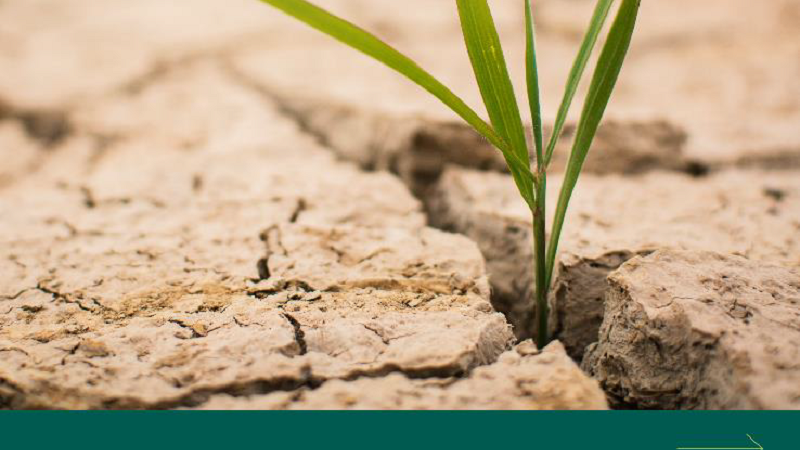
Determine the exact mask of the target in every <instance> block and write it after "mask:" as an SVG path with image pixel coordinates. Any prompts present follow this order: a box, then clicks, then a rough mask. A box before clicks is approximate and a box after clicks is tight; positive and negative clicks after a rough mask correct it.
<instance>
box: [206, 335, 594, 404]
mask: <svg viewBox="0 0 800 450" xmlns="http://www.w3.org/2000/svg"><path fill="white" fill-rule="evenodd" d="M203 408H204V409H393V410H396V409H415V410H417V409H447V410H453V409H487V408H491V409H516V410H519V409H550V410H552V409H556V410H557V409H575V408H580V409H606V408H607V403H606V399H605V396H604V395H603V393H602V392H601V391H600V390H598V389H597V382H596V381H594V380H591V379H589V378H586V376H585V375H584V374H583V373H582V372H581V371H580V370H579V369H578V367H577V366H576V365H575V363H574V362H572V360H571V359H570V358H569V356H567V354H566V353H565V352H564V347H563V346H562V345H561V344H560V343H558V342H554V343H552V344H550V345H549V346H547V347H546V348H545V349H544V351H542V352H541V353H540V352H538V351H537V350H536V347H535V346H534V345H533V344H532V343H531V342H530V341H527V342H524V343H522V344H520V345H519V346H517V347H516V348H515V350H512V351H509V352H506V353H504V354H503V355H501V356H500V358H499V360H498V361H497V362H496V363H494V364H492V365H489V366H482V367H479V368H477V369H475V370H474V371H473V372H472V374H471V375H470V376H469V377H468V378H464V379H438V380H430V379H429V380H413V379H409V378H407V377H405V376H403V375H400V374H393V375H390V376H388V377H384V378H362V379H359V380H357V381H353V382H344V381H338V380H334V381H329V382H327V383H325V384H324V385H322V386H321V387H320V388H319V389H316V390H312V391H298V392H294V393H285V392H280V393H274V394H270V395H266V396H252V397H239V398H236V397H231V396H227V395H224V396H216V397H213V398H212V399H211V400H210V401H209V402H207V403H206V404H204V405H203Z"/></svg>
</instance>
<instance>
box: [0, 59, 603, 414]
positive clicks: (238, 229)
mask: <svg viewBox="0 0 800 450" xmlns="http://www.w3.org/2000/svg"><path fill="white" fill-rule="evenodd" d="M198 92H203V94H204V95H203V96H202V97H201V98H198V97H197V93H198ZM172 117H179V118H180V119H179V120H173V119H171V118H172ZM221 118H222V119H221ZM73 119H74V121H75V132H74V134H73V135H72V136H70V137H69V139H68V142H67V143H66V144H64V145H63V147H61V148H59V149H57V150H55V151H53V153H52V154H49V155H48V156H47V157H46V158H45V159H44V160H43V161H42V162H41V164H40V166H39V167H37V170H35V171H32V172H30V173H28V174H26V176H23V177H21V178H20V179H18V180H15V181H14V182H13V183H11V184H9V185H7V186H6V187H5V188H4V189H3V191H2V194H3V195H2V197H0V216H2V217H3V218H4V220H3V221H2V222H1V223H0V236H2V238H0V240H1V242H2V245H0V354H2V359H1V361H2V362H1V363H0V406H2V407H6V408H173V407H182V406H195V405H199V404H202V403H203V402H205V401H206V400H207V399H208V398H209V397H211V396H212V395H216V394H220V393H226V394H230V395H235V396H241V395H253V394H266V393H271V392H275V391H293V390H296V389H298V388H312V389H313V388H316V387H317V386H319V385H320V384H321V383H324V382H326V381H327V380H332V379H338V380H348V381H347V382H348V383H349V382H350V381H349V380H358V379H360V378H362V377H384V376H386V375H388V374H390V373H401V374H404V376H408V377H411V378H415V379H416V378H430V377H433V378H449V377H461V376H466V375H467V374H470V373H472V372H473V371H474V370H475V369H476V368H478V367H481V366H484V365H490V364H492V363H494V362H496V361H497V359H498V357H499V356H500V355H501V354H502V353H503V352H505V351H506V350H507V349H509V348H510V347H511V345H512V343H513V339H514V337H513V334H512V332H511V329H510V327H509V325H508V324H507V322H506V321H505V319H504V317H503V316H502V315H501V314H498V313H496V312H494V311H493V309H492V307H491V305H490V303H489V286H488V281H487V278H486V272H485V263H484V260H483V257H482V255H481V254H480V252H479V251H478V249H477V246H476V245H475V244H474V243H473V242H472V241H470V240H468V239H467V238H465V237H463V236H459V235H453V234H448V233H445V232H442V231H439V230H435V229H431V228H427V227H425V216H424V215H423V213H422V212H421V206H420V203H419V202H418V201H417V200H415V199H414V198H413V197H412V196H411V194H410V193H409V192H408V190H407V189H406V188H405V187H404V186H403V185H402V183H401V182H400V181H399V180H397V179H396V178H394V177H393V176H391V175H388V174H379V173H372V174H368V173H364V172H361V171H359V170H358V169H357V168H356V167H354V166H353V165H351V164H347V163H341V162H337V161H336V160H335V159H334V156H333V155H332V153H331V152H329V151H328V150H327V149H325V148H323V147H320V146H319V145H317V143H315V140H314V139H313V138H312V137H310V136H308V135H306V134H304V133H303V132H302V131H301V130H299V129H298V128H297V126H296V124H295V123H293V122H292V121H291V120H290V119H288V118H286V117H284V116H283V115H282V113H281V111H280V110H279V108H277V107H275V106H274V105H272V104H271V103H270V102H269V101H268V100H267V99H264V98H262V97H260V96H258V95H255V94H254V93H253V91H252V90H251V89H250V88H249V87H247V86H243V85H241V84H240V83H238V82H237V81H236V79H235V77H232V76H230V74H229V72H228V71H226V70H225V69H224V67H223V66H221V65H219V64H216V63H214V62H213V61H197V62H193V63H191V64H189V65H188V66H185V67H179V68H175V69H173V70H171V71H170V72H169V73H165V74H163V75H162V76H160V77H159V78H157V79H154V80H152V81H151V82H150V83H147V84H146V85H144V86H142V87H141V88H140V89H138V90H137V91H136V92H128V91H126V92H119V93H117V94H114V95H110V96H108V97H104V98H102V99H98V100H97V101H93V102H87V103H86V104H84V105H82V106H81V107H80V108H79V109H77V110H75V111H74V112H73ZM94 136H112V137H113V138H112V139H109V140H107V141H106V142H105V145H104V146H102V147H98V146H97V140H96V139H94V138H93V137H94ZM76 174H79V175H80V176H79V177H76ZM553 352H556V353H557V352H558V350H557V349H556V350H553ZM562 353H563V352H562ZM553 358H558V356H553ZM547 360H549V359H548V358H542V359H540V360H539V363H536V364H533V365H532V366H531V367H528V366H527V365H526V366H525V367H526V368H525V369H524V373H525V376H527V377H529V378H536V377H540V378H544V377H546V376H548V375H547V374H549V373H550V371H551V370H555V371H556V372H557V373H558V374H561V373H562V372H563V371H568V370H571V372H569V373H565V374H564V375H563V377H562V378H561V379H563V380H565V381H570V382H571V384H570V385H569V386H568V387H566V388H564V389H563V390H562V391H559V393H551V394H550V395H549V396H541V398H539V399H538V400H536V399H533V398H529V399H528V400H529V401H528V402H527V403H508V402H512V400H511V399H504V398H498V399H490V398H488V397H487V398H484V399H482V400H481V403H480V405H482V406H483V407H493V405H494V406H497V407H501V406H504V407H512V406H516V407H522V406H526V407H532V408H553V407H556V406H558V407H565V408H586V407H604V406H605V404H604V403H598V400H597V399H602V393H601V391H600V390H599V388H598V387H597V385H596V383H593V382H590V381H589V379H588V378H587V377H585V376H584V375H582V373H581V372H580V371H579V369H578V368H577V367H571V366H570V368H569V369H567V368H566V367H561V366H559V367H560V368H558V369H557V370H556V369H555V368H553V367H551V366H550V365H549V363H548V362H547ZM509 364H511V363H509ZM494 370H495V371H494V372H492V373H493V374H494V375H493V376H496V377H497V378H498V379H499V380H500V382H502V383H505V384H508V385H509V386H510V385H511V384H513V383H515V380H516V378H512V377H511V376H510V375H503V372H502V371H500V372H497V370H498V369H494ZM395 378H396V377H395ZM343 383H344V381H343ZM356 383H361V382H359V381H356ZM344 385H345V386H346V385H347V384H346V383H344ZM357 386H360V384H358V385H357ZM509 389H510V388H509ZM520 389H521V388H520ZM503 392H505V391H503ZM515 392H516V391H515ZM508 393H511V391H508ZM476 401H477V400H476ZM315 405H316V406H321V403H319V402H318V403H316V404H315ZM328 406H329V407H333V406H335V405H333V404H332V405H328ZM430 406H431V407H437V403H431V404H430ZM438 406H442V405H438Z"/></svg>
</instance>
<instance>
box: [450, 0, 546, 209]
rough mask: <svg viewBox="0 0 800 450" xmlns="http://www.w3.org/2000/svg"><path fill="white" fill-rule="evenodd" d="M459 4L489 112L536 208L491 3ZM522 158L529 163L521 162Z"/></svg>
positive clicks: (512, 166)
mask: <svg viewBox="0 0 800 450" xmlns="http://www.w3.org/2000/svg"><path fill="white" fill-rule="evenodd" d="M456 5H457V6H458V14H459V17H460V18H461V30H462V31H463V33H464V42H465V43H466V45H467V52H468V53H469V59H470V61H471V62H472V69H473V71H474V72H475V78H476V80H477V82H478V87H479V88H480V91H481V96H482V98H483V103H484V104H485V105H486V111H487V112H488V113H489V118H490V119H491V122H492V126H494V129H495V130H496V131H497V133H498V134H499V135H500V137H502V138H503V139H504V140H505V141H506V142H508V143H509V146H510V149H511V152H512V153H513V154H514V157H513V158H506V162H507V163H508V166H509V169H510V170H511V175H512V176H513V177H514V181H515V182H516V184H517V188H518V189H519V191H520V194H521V195H522V198H524V199H525V201H526V202H527V203H528V206H530V207H531V208H533V207H534V204H535V203H534V198H533V197H534V193H533V184H532V183H531V181H530V180H529V179H528V178H527V177H525V174H526V173H530V162H529V161H530V156H529V155H528V145H527V142H526V139H525V129H524V128H523V126H522V118H521V117H520V114H519V107H518V106H517V98H516V96H515V95H514V87H513V86H512V84H511V78H510V77H509V76H508V68H507V67H506V61H505V58H504V57H503V48H502V46H501V45H500V37H499V36H498V34H497V29H496V28H495V25H494V20H493V19H492V13H491V11H490V9H489V4H488V3H487V1H486V0H456ZM521 161H524V162H525V163H524V164H522V165H521V164H520V162H521Z"/></svg>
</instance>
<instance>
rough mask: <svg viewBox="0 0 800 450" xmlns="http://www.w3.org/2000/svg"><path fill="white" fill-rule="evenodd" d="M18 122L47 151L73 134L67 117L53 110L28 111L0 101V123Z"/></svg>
mask: <svg viewBox="0 0 800 450" xmlns="http://www.w3.org/2000/svg"><path fill="white" fill-rule="evenodd" d="M2 120H13V121H16V122H19V123H20V124H21V125H22V127H23V129H24V130H25V133H26V134H27V135H28V136H29V137H30V138H31V139H33V140H35V141H36V142H38V143H39V144H40V145H41V146H42V148H43V149H45V150H48V149H50V148H52V147H54V146H55V145H57V144H59V143H61V142H62V141H63V140H64V139H66V138H67V137H68V136H69V135H70V134H72V133H73V132H74V127H73V125H72V123H71V122H70V119H69V115H68V114H67V113H66V112H65V111H61V110H54V109H28V108H20V107H15V106H13V105H10V104H8V103H6V102H4V101H3V100H2V99H0V121H2Z"/></svg>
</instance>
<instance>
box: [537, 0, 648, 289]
mask: <svg viewBox="0 0 800 450" xmlns="http://www.w3.org/2000/svg"><path fill="white" fill-rule="evenodd" d="M640 3H641V0H622V4H621V5H620V7H619V12H617V17H616V19H615V20H614V24H613V25H612V26H611V30H610V31H609V32H608V39H607V40H606V43H605V46H604V47H603V51H602V52H601V53H600V58H599V59H598V61H597V67H596V68H595V72H594V76H593V77H592V83H591V85H590V86H589V93H588V94H587V96H586V102H585V103H584V105H583V112H582V113H581V120H580V122H578V129H577V131H576V134H575V142H574V143H573V146H572V152H571V153H570V155H569V161H568V162H567V170H566V172H565V173H564V184H563V186H562V187H561V193H560V194H559V197H558V205H557V206H556V213H555V217H554V219H553V229H552V230H551V233H550V243H549V246H548V248H547V268H548V276H547V283H548V285H549V283H550V281H551V278H552V276H553V267H554V265H555V259H556V252H557V251H558V240H559V238H560V236H561V231H562V229H563V227H564V218H565V216H566V212H567V206H569V201H570V198H571V197H572V192H573V190H574V189H575V185H576V184H577V183H578V176H579V175H580V173H581V169H582V168H583V163H584V161H585V160H586V155H587V154H588V153H589V148H590V147H591V145H592V141H593V140H594V136H595V134H596V133H597V127H598V126H599V125H600V121H601V120H602V118H603V114H604V113H605V110H606V107H607V106H608V101H609V99H610V98H611V93H612V91H613V90H614V87H615V86H616V84H617V79H618V78H619V73H620V70H622V63H623V62H624V61H625V56H626V55H627V53H628V48H629V47H630V44H631V38H632V36H633V31H634V28H635V27H636V17H637V15H638V13H639V5H640Z"/></svg>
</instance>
